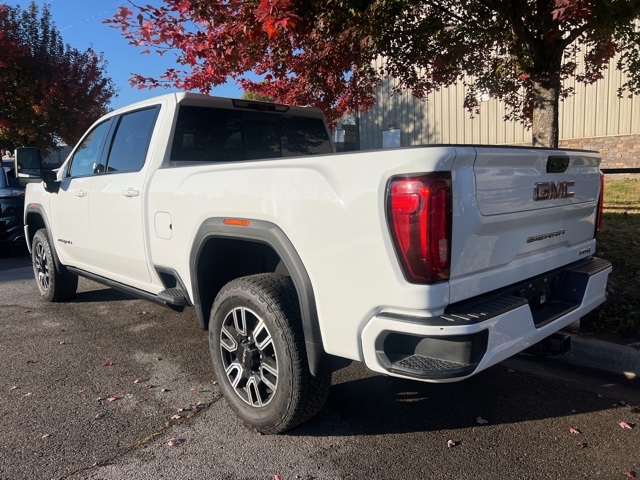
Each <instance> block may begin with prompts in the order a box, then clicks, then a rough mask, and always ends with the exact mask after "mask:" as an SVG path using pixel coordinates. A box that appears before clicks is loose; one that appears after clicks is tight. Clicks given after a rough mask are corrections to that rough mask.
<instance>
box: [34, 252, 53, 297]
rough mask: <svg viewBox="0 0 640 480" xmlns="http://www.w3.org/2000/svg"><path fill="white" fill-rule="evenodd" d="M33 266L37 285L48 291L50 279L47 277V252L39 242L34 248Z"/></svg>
mask: <svg viewBox="0 0 640 480" xmlns="http://www.w3.org/2000/svg"><path fill="white" fill-rule="evenodd" d="M34 260H35V264H34V266H35V267H36V273H37V276H38V285H40V288H42V289H43V290H45V291H46V290H49V285H50V277H49V261H48V259H47V251H46V250H45V248H44V245H43V244H42V243H40V242H38V243H37V244H36V248H35V258H34Z"/></svg>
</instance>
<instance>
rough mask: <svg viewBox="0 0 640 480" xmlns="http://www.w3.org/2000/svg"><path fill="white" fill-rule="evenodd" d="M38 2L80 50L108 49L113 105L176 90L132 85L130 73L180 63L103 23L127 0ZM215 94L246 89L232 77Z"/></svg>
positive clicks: (9, 0)
mask: <svg viewBox="0 0 640 480" xmlns="http://www.w3.org/2000/svg"><path fill="white" fill-rule="evenodd" d="M3 3H5V4H8V5H14V6H19V7H21V8H22V9H26V8H27V7H28V6H29V4H30V3H31V1H30V0H4V1H3ZM36 3H37V4H38V5H42V4H44V3H48V4H49V5H50V8H51V17H52V19H53V21H54V23H55V25H56V27H57V28H58V30H59V31H60V34H61V35H62V39H63V41H64V42H65V43H68V44H69V45H71V46H72V47H74V48H77V49H78V50H86V49H87V48H89V47H93V49H94V50H95V51H96V52H102V53H104V58H105V60H106V61H107V63H108V65H107V76H109V77H111V79H112V80H113V82H114V83H115V85H116V87H117V89H118V97H117V98H113V99H112V100H111V108H119V107H123V106H125V105H128V104H130V103H133V102H137V101H139V100H143V99H146V98H149V97H153V96H156V95H162V94H164V93H168V92H170V91H175V90H167V89H163V88H156V89H152V90H148V89H144V90H138V89H137V88H132V87H130V86H129V77H130V76H131V74H132V73H139V74H141V75H144V76H158V75H159V74H160V73H162V72H164V70H165V69H166V68H168V67H175V66H177V65H176V63H175V62H174V61H173V59H172V56H171V55H169V54H165V55H164V56H163V57H160V56H159V55H157V54H154V53H152V54H148V55H142V54H140V52H141V51H142V50H143V49H142V48H138V47H134V46H132V45H129V44H128V41H127V40H126V39H124V38H123V37H122V36H121V35H120V30H117V29H114V28H111V27H110V26H109V25H106V24H103V23H102V21H103V20H104V19H105V18H110V17H112V16H113V15H114V14H115V13H116V12H117V10H118V7H120V6H121V5H126V4H127V2H126V0H85V1H81V0H50V1H46V2H45V1H42V0H36ZM143 3H144V4H160V3H161V2H160V1H159V0H151V1H149V0H144V2H143ZM211 95H217V96H221V97H239V96H241V95H242V90H240V89H239V88H238V87H237V86H236V84H235V83H234V82H233V81H232V82H230V83H228V84H226V85H221V86H219V87H216V88H215V89H214V90H212V92H211Z"/></svg>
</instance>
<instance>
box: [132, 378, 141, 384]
mask: <svg viewBox="0 0 640 480" xmlns="http://www.w3.org/2000/svg"><path fill="white" fill-rule="evenodd" d="M142 382H144V380H143V379H142V378H136V379H135V380H134V381H133V383H135V384H138V383H142Z"/></svg>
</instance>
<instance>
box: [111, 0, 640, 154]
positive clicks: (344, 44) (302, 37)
mask: <svg viewBox="0 0 640 480" xmlns="http://www.w3.org/2000/svg"><path fill="white" fill-rule="evenodd" d="M135 8H136V9H137V10H138V12H137V15H136V14H134V12H133V11H132V10H130V9H129V8H127V7H121V8H120V10H119V12H118V13H117V14H116V15H115V16H114V17H113V18H112V19H110V20H108V22H111V23H113V24H114V26H115V27H117V28H121V29H122V31H123V34H124V35H125V36H126V37H127V38H129V39H130V40H131V42H132V43H133V44H135V45H138V46H146V47H147V49H146V50H145V52H147V53H149V52H150V51H151V49H155V50H156V51H157V52H158V53H160V54H164V53H166V51H167V50H168V49H169V50H173V51H175V52H176V53H177V55H178V57H177V58H178V63H179V64H180V65H181V66H182V69H180V70H177V69H170V70H168V71H167V72H165V74H164V75H162V76H161V77H160V78H145V77H142V76H140V75H137V76H134V78H133V79H132V81H133V83H134V84H138V85H141V86H147V87H155V86H160V85H169V86H175V87H178V88H184V89H200V90H201V91H204V92H208V91H209V90H210V89H211V88H212V86H215V85H219V84H221V83H224V82H226V81H227V80H228V79H229V78H233V79H236V81H238V82H239V83H240V84H241V85H242V86H243V88H244V89H245V90H248V91H253V92H256V93H258V94H261V95H267V96H269V97H271V98H273V99H275V100H276V101H277V102H283V103H299V104H303V105H316V106H318V107H320V108H322V109H323V110H324V112H325V115H326V116H327V118H328V121H329V123H330V124H335V122H337V121H338V119H339V118H340V117H341V116H342V114H344V113H345V112H349V111H351V112H353V111H355V110H356V109H358V108H359V109H361V110H367V109H368V108H370V107H371V106H372V104H373V102H374V97H373V92H374V88H375V87H376V86H377V85H378V84H379V83H380V82H381V80H382V79H384V78H385V77H387V76H393V77H394V78H396V79H397V80H398V82H397V88H398V89H404V88H407V89H410V90H411V91H412V92H413V94H414V95H416V96H417V97H419V98H425V97H426V95H427V94H428V93H429V92H431V91H434V90H437V89H440V88H442V87H445V86H448V85H451V84H453V83H455V82H458V81H462V82H464V83H465V84H466V87H467V92H468V93H467V96H466V101H465V105H466V107H467V109H468V110H470V111H471V112H473V111H475V110H476V109H477V108H478V100H477V98H478V97H479V94H486V93H488V94H489V95H491V96H492V97H495V98H499V99H501V100H502V101H503V102H504V103H505V104H506V106H507V107H508V112H509V113H508V118H511V119H515V120H519V121H521V122H523V123H525V124H526V125H528V126H531V127H532V130H533V131H532V133H533V144H534V145H539V146H550V147H555V146H557V144H558V132H559V128H558V105H559V102H560V100H561V99H563V98H566V97H567V96H569V95H571V94H572V92H571V91H570V90H567V89H564V88H563V80H565V79H568V78H574V79H576V80H577V81H579V82H582V83H585V84H589V83H593V82H595V81H596V80H598V79H599V78H601V77H602V73H601V72H602V70H603V69H604V68H606V66H608V64H609V61H610V60H611V59H612V58H613V57H614V56H615V55H616V54H617V53H619V54H620V57H619V58H620V61H619V63H618V68H619V69H620V70H622V71H623V72H625V73H627V74H628V78H629V81H628V82H627V83H626V84H625V85H624V88H623V91H626V92H627V93H632V94H637V93H640V75H639V73H640V33H639V32H638V29H636V28H635V23H634V22H635V20H636V19H638V18H639V17H640V0H511V1H505V0H326V1H324V2H312V1H309V0H252V1H243V2H236V1H228V0H189V1H187V0H164V1H163V4H162V6H159V7H158V6H149V5H147V6H136V7H135ZM579 50H583V51H585V52H586V54H585V55H584V57H583V61H582V62H581V64H580V65H579V64H578V62H577V61H576V58H578V56H577V53H578V51H579ZM379 58H383V59H384V61H383V62H381V63H380V62H376V60H377V59H379ZM250 71H254V72H255V73H257V74H259V75H263V76H264V78H265V80H266V81H264V82H253V81H250V80H247V79H246V78H244V75H245V74H246V73H247V72H250ZM622 93H623V92H621V94H622Z"/></svg>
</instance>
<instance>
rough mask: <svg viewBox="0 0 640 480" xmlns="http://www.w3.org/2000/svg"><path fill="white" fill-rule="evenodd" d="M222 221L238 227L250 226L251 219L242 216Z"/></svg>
mask: <svg viewBox="0 0 640 480" xmlns="http://www.w3.org/2000/svg"><path fill="white" fill-rule="evenodd" d="M222 223H224V224H225V225H235V226H236V227H248V226H249V224H250V223H251V221H250V220H243V219H241V218H225V219H224V220H223V221H222Z"/></svg>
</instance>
